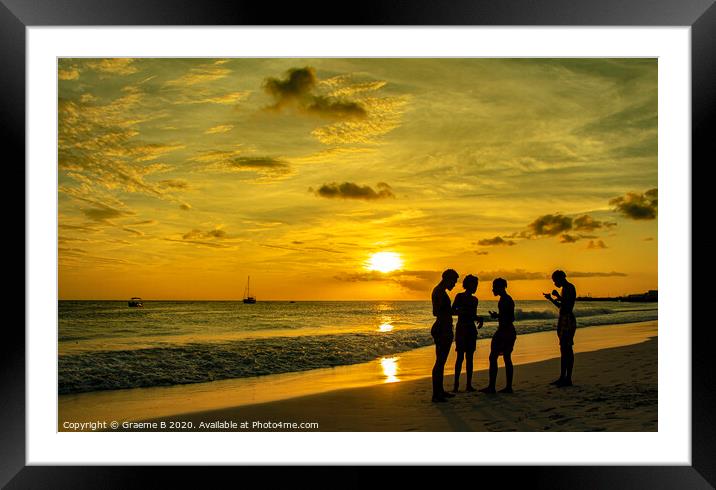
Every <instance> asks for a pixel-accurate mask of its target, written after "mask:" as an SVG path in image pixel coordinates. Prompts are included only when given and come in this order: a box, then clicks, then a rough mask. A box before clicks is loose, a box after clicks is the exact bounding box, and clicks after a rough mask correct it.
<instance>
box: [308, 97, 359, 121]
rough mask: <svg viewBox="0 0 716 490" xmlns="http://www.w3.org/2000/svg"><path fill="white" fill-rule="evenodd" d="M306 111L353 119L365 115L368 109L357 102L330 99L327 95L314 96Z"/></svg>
mask: <svg viewBox="0 0 716 490" xmlns="http://www.w3.org/2000/svg"><path fill="white" fill-rule="evenodd" d="M306 111H307V112H309V113H313V114H316V115H319V116H326V117H338V118H342V119H351V118H359V117H365V116H366V111H365V109H364V108H363V106H361V105H360V104H359V103H357V102H350V101H340V100H330V99H329V98H327V97H314V98H313V102H312V103H311V104H309V105H308V106H307V107H306Z"/></svg>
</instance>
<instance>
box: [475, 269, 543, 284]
mask: <svg viewBox="0 0 716 490" xmlns="http://www.w3.org/2000/svg"><path fill="white" fill-rule="evenodd" d="M477 277H479V278H480V280H481V281H491V280H493V279H496V278H498V277H501V278H503V279H507V281H508V282H509V281H532V280H535V279H548V278H549V274H547V273H545V272H529V271H526V270H524V269H514V270H505V269H500V270H495V271H483V272H480V273H479V274H478V275H477Z"/></svg>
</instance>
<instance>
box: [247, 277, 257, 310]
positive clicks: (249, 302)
mask: <svg viewBox="0 0 716 490" xmlns="http://www.w3.org/2000/svg"><path fill="white" fill-rule="evenodd" d="M254 303H256V297H255V296H251V276H249V279H248V280H247V281H246V290H245V291H244V304H246V305H253V304H254Z"/></svg>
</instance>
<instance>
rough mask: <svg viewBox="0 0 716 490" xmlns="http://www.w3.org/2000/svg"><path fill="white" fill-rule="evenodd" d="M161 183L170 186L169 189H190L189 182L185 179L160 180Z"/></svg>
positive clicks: (163, 185)
mask: <svg viewBox="0 0 716 490" xmlns="http://www.w3.org/2000/svg"><path fill="white" fill-rule="evenodd" d="M159 185H161V186H162V187H166V188H169V189H181V190H187V189H189V182H187V181H186V180H184V179H166V180H160V181H159Z"/></svg>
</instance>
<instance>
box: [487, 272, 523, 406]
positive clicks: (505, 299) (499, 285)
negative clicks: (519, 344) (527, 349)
mask: <svg viewBox="0 0 716 490" xmlns="http://www.w3.org/2000/svg"><path fill="white" fill-rule="evenodd" d="M492 294H494V295H495V296H499V297H500V300H499V301H498V302H497V310H498V312H499V313H495V312H494V311H491V312H490V316H491V317H492V318H496V319H497V331H495V334H494V335H493V336H492V342H491V344H490V384H489V386H487V388H483V389H481V390H480V391H481V392H483V393H496V391H495V382H496V381H497V358H498V357H500V355H501V356H502V358H503V359H504V361H505V374H506V375H507V376H506V377H507V385H506V386H505V387H504V389H502V390H500V393H512V373H513V367H512V349H513V348H514V347H515V340H517V332H516V331H515V302H514V301H512V298H511V297H510V295H509V294H507V281H506V280H504V279H502V278H501V277H498V278H497V279H495V280H494V281H492Z"/></svg>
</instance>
